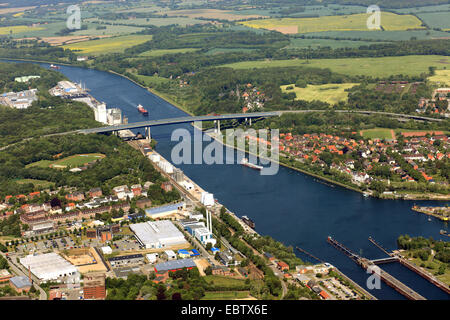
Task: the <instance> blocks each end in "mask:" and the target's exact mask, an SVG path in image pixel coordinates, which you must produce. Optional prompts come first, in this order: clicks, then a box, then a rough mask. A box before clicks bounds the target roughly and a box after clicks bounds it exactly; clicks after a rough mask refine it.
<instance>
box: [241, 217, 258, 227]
mask: <svg viewBox="0 0 450 320" xmlns="http://www.w3.org/2000/svg"><path fill="white" fill-rule="evenodd" d="M242 221H244V223H245V224H246V225H248V226H249V227H250V228H252V229H255V223H254V222H253V220H252V219H250V218H249V217H247V216H242Z"/></svg>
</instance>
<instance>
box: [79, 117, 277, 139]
mask: <svg viewBox="0 0 450 320" xmlns="http://www.w3.org/2000/svg"><path fill="white" fill-rule="evenodd" d="M278 116H280V113H279V112H252V113H236V114H223V115H217V116H198V117H191V116H188V117H179V118H168V119H159V120H149V121H141V122H135V123H128V124H120V125H114V126H106V127H100V128H91V129H81V130H77V132H78V133H84V134H89V133H106V132H113V131H121V130H129V129H138V128H145V127H155V126H163V125H174V124H182V123H191V122H196V121H201V122H203V121H215V120H231V119H246V118H248V119H254V118H268V117H278Z"/></svg>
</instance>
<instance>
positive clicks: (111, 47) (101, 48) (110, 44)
mask: <svg viewBox="0 0 450 320" xmlns="http://www.w3.org/2000/svg"><path fill="white" fill-rule="evenodd" d="M151 39H152V36H151V35H129V36H120V37H115V38H107V39H100V40H91V41H86V42H82V43H74V44H69V45H66V46H63V47H64V48H65V49H71V50H74V51H76V52H78V53H80V54H92V55H100V54H106V53H114V52H123V51H124V50H125V49H126V48H129V47H132V46H136V45H138V44H141V43H144V42H146V41H149V40H151Z"/></svg>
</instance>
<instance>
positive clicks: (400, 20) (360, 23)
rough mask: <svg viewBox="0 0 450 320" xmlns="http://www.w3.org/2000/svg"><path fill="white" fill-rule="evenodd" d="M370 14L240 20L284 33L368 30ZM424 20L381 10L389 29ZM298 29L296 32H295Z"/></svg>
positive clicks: (412, 26)
mask: <svg viewBox="0 0 450 320" xmlns="http://www.w3.org/2000/svg"><path fill="white" fill-rule="evenodd" d="M369 17H370V15H369V14H365V13H360V14H352V15H342V16H323V17H319V18H281V19H263V20H250V21H243V22H240V23H241V24H243V25H245V26H247V27H251V28H258V29H268V30H277V31H280V32H283V33H308V32H323V31H366V30H368V28H367V19H368V18H369ZM421 25H422V22H421V21H420V20H419V19H418V18H417V17H415V16H412V15H398V14H395V13H391V12H381V26H382V28H383V29H384V30H387V31H398V30H400V31H401V30H408V29H423V28H424V27H422V26H421ZM295 31H296V32H295Z"/></svg>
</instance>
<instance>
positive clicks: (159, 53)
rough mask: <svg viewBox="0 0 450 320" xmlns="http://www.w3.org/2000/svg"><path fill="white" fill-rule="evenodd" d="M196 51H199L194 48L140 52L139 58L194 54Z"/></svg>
mask: <svg viewBox="0 0 450 320" xmlns="http://www.w3.org/2000/svg"><path fill="white" fill-rule="evenodd" d="M198 50H199V49H196V48H182V49H161V50H150V51H145V52H142V53H141V54H140V55H139V56H141V57H160V56H164V55H166V54H174V53H186V52H195V51H198Z"/></svg>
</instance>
